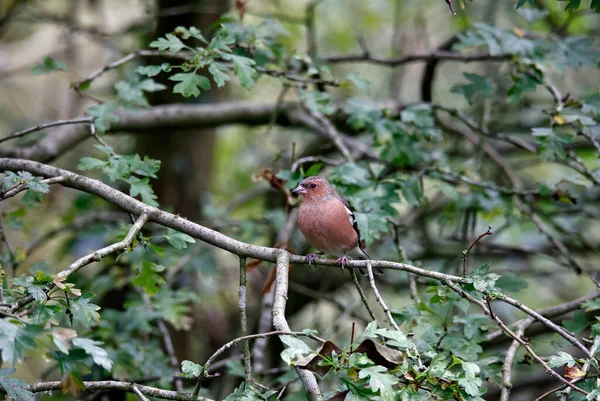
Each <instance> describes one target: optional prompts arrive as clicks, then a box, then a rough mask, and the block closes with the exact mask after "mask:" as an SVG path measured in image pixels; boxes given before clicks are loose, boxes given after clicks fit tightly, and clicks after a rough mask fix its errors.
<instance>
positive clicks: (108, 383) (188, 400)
mask: <svg viewBox="0 0 600 401" xmlns="http://www.w3.org/2000/svg"><path fill="white" fill-rule="evenodd" d="M83 385H84V387H85V389H86V390H87V391H98V390H120V391H127V392H131V393H135V391H134V390H133V388H134V387H137V389H138V390H139V391H140V393H142V394H144V395H146V396H150V397H156V398H162V399H165V400H179V401H212V400H211V399H209V398H204V397H192V396H191V395H189V394H185V393H179V392H177V391H170V390H163V389H159V388H156V387H150V386H144V385H141V384H137V383H133V382H120V381H115V380H103V381H84V382H83ZM61 388H62V385H61V382H59V381H53V382H44V383H36V384H32V385H31V386H29V387H28V388H27V390H29V391H31V392H32V393H41V392H45V391H52V390H61Z"/></svg>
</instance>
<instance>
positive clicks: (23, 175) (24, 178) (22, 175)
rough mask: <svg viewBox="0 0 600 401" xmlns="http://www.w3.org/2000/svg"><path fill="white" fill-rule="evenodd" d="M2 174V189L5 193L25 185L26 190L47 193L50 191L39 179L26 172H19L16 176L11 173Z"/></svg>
mask: <svg viewBox="0 0 600 401" xmlns="http://www.w3.org/2000/svg"><path fill="white" fill-rule="evenodd" d="M4 173H5V174H6V176H5V177H4V178H3V179H2V188H3V189H4V190H5V191H6V190H8V189H10V188H13V187H16V186H17V185H21V184H25V187H26V188H29V189H31V190H33V191H35V192H40V193H47V192H48V191H49V190H50V186H49V185H48V184H46V183H45V182H42V178H41V177H35V176H33V175H32V174H31V173H30V172H28V171H19V172H18V173H16V174H15V173H14V172H12V171H5V172H4Z"/></svg>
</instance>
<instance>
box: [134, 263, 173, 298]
mask: <svg viewBox="0 0 600 401" xmlns="http://www.w3.org/2000/svg"><path fill="white" fill-rule="evenodd" d="M164 269H165V268H164V266H161V265H157V264H156V263H152V262H150V261H144V262H143V263H142V269H141V270H140V274H138V275H137V277H136V278H135V280H133V285H135V286H138V287H140V286H141V287H142V288H143V289H144V291H145V292H146V294H148V295H150V296H152V295H153V294H156V293H157V292H158V290H159V288H158V286H159V285H160V284H164V283H165V280H164V279H163V278H162V277H161V275H160V274H158V273H157V272H161V271H163V270H164Z"/></svg>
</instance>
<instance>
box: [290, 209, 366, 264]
mask: <svg viewBox="0 0 600 401" xmlns="http://www.w3.org/2000/svg"><path fill="white" fill-rule="evenodd" d="M298 226H299V227H300V231H301V232H302V234H303V235H304V237H305V238H306V239H307V241H308V242H309V243H310V244H311V245H312V246H313V247H315V248H316V249H318V250H320V251H322V252H326V253H332V254H342V253H346V252H348V251H349V250H351V249H354V248H355V247H356V245H357V244H358V234H356V231H355V230H354V228H353V227H352V225H351V224H350V218H349V215H348V211H347V209H346V208H345V207H344V205H343V204H342V203H340V202H339V201H337V200H334V199H333V200H328V201H319V202H303V203H302V204H301V205H300V210H299V211H298Z"/></svg>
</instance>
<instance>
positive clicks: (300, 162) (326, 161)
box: [291, 156, 346, 171]
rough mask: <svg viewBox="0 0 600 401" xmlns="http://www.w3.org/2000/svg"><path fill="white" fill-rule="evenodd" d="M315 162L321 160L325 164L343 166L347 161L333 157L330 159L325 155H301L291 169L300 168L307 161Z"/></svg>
mask: <svg viewBox="0 0 600 401" xmlns="http://www.w3.org/2000/svg"><path fill="white" fill-rule="evenodd" d="M314 162H321V163H324V164H328V165H330V166H341V165H342V164H344V163H345V162H346V161H345V160H333V159H329V158H327V157H324V156H306V157H301V158H300V159H298V160H296V161H295V162H294V164H292V169H291V171H296V170H298V167H300V166H301V165H303V164H305V163H314Z"/></svg>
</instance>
